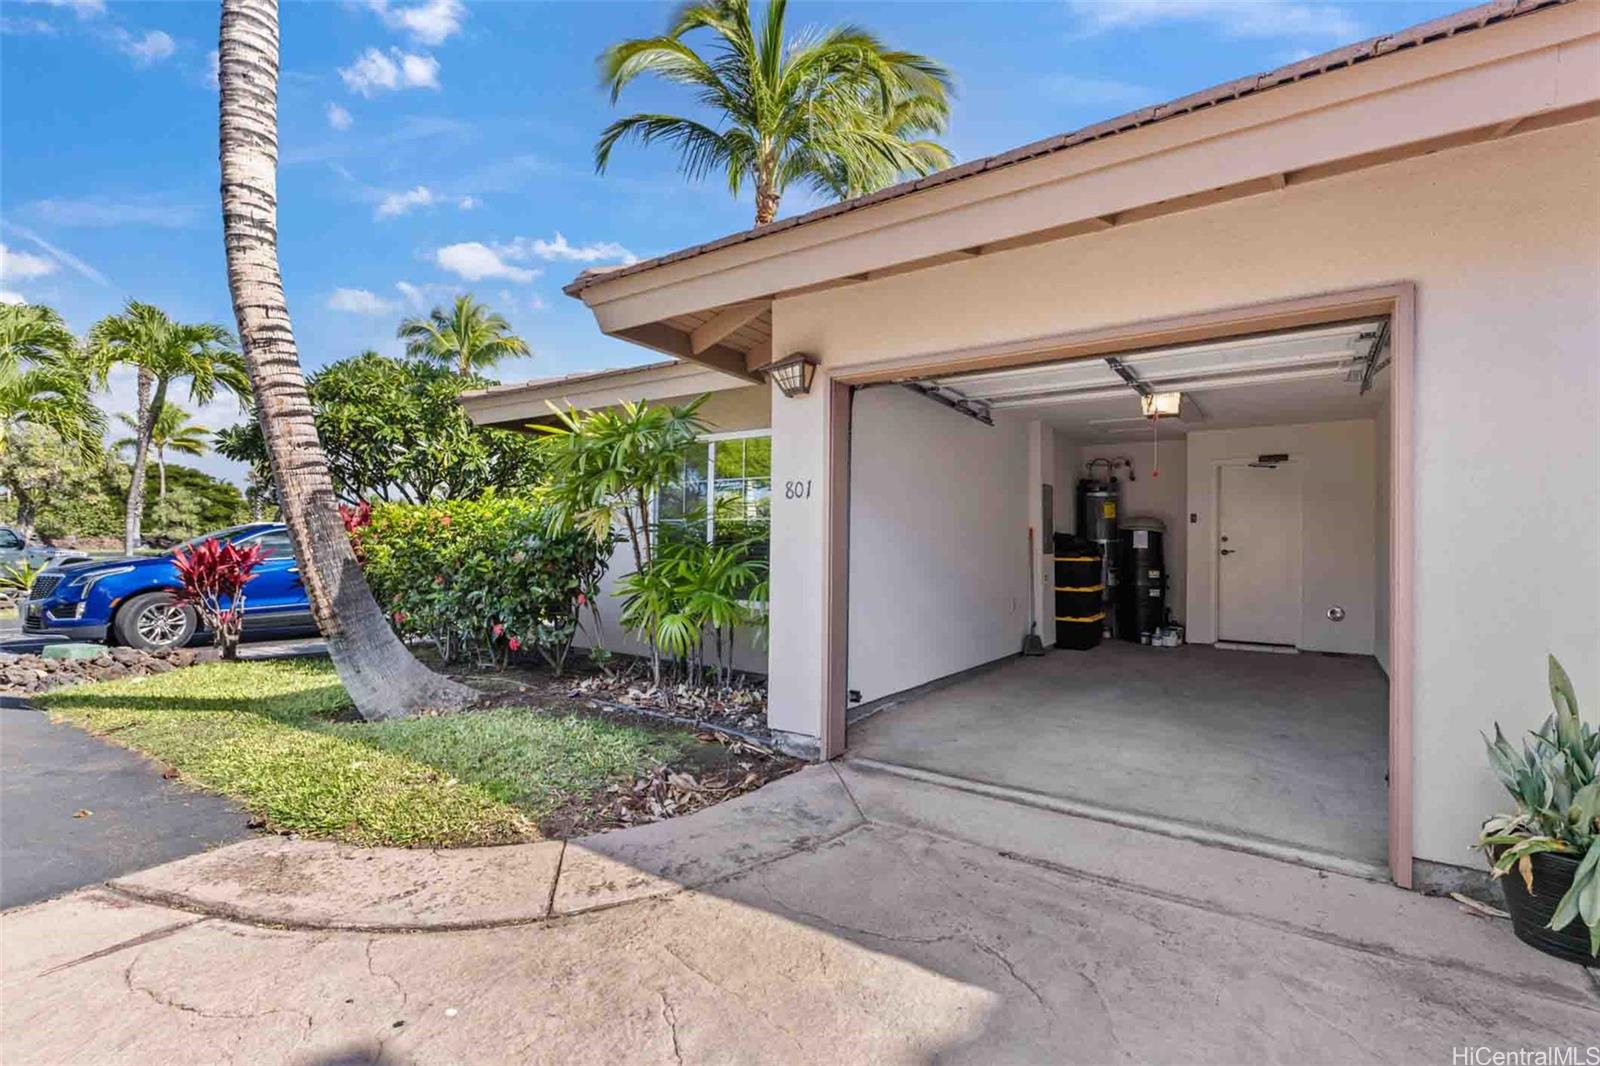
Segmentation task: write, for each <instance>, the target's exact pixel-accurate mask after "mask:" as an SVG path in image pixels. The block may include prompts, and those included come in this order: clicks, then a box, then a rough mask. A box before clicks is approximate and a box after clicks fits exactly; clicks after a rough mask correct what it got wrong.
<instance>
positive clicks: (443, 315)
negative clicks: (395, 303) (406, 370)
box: [395, 293, 531, 377]
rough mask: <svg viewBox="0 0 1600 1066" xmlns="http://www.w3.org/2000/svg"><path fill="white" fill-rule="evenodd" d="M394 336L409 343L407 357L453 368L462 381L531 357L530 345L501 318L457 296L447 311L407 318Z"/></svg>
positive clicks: (470, 300)
mask: <svg viewBox="0 0 1600 1066" xmlns="http://www.w3.org/2000/svg"><path fill="white" fill-rule="evenodd" d="M395 336H396V337H399V338H400V339H401V340H403V341H405V342H406V354H407V355H409V356H411V357H412V358H413V359H426V360H428V361H429V362H430V363H439V364H440V365H442V366H454V367H455V368H456V373H458V374H460V375H461V376H462V377H471V376H472V375H473V374H476V373H479V372H480V371H484V370H488V369H489V368H490V367H492V366H494V365H495V364H496V363H498V362H499V361H500V360H502V359H509V358H512V357H514V356H519V355H529V354H531V351H530V349H529V348H528V342H527V341H525V340H523V339H522V338H521V337H519V336H517V335H516V334H515V333H512V332H511V325H510V323H508V322H507V321H506V320H505V319H504V318H503V317H502V316H500V315H498V314H495V313H494V312H493V311H490V310H489V309H488V308H487V307H485V306H484V305H483V304H480V303H478V302H477V301H476V300H474V299H473V298H472V294H471V293H467V294H466V295H463V296H457V297H456V300H455V303H454V305H452V306H451V308H450V310H448V311H446V310H445V309H444V308H442V307H435V308H434V309H433V310H432V311H430V312H428V317H427V318H408V319H406V320H405V321H404V322H402V323H400V328H399V329H398V330H396V331H395Z"/></svg>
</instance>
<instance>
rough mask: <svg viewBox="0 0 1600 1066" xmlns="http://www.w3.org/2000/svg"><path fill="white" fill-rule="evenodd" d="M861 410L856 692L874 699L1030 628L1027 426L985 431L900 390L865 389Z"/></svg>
mask: <svg viewBox="0 0 1600 1066" xmlns="http://www.w3.org/2000/svg"><path fill="white" fill-rule="evenodd" d="M854 415H855V424H854V428H853V431H852V435H851V456H852V460H851V483H850V531H851V536H850V668H849V684H850V687H851V688H852V689H855V690H857V691H859V692H860V693H861V697H862V699H863V700H873V699H876V698H878V697H879V696H887V695H890V694H892V693H895V692H899V691H901V690H903V689H907V688H911V687H912V686H915V685H919V684H922V683H923V682H925V681H930V680H933V679H934V678H938V677H942V676H944V675H946V674H951V673H955V672H957V671H959V670H965V669H967V668H968V667H971V666H977V665H979V664H980V663H986V662H989V661H991V660H994V659H998V658H1000V657H1001V656H1004V655H1013V654H1015V653H1016V651H1017V648H1018V647H1019V646H1020V644H1021V641H1022V635H1023V634H1024V633H1025V632H1026V631H1027V628H1028V601H1027V596H1028V543H1027V537H1028V518H1029V503H1030V499H1031V495H1032V490H1031V488H1030V479H1029V476H1028V475H1029V468H1028V458H1029V456H1028V427H1027V425H1026V423H1024V422H1022V421H1020V420H1015V419H1009V420H1008V419H1004V418H1002V419H998V420H997V421H996V424H995V425H994V426H992V427H991V426H985V425H983V424H981V423H979V422H976V421H974V420H972V419H970V418H966V417H964V416H962V415H959V414H957V413H956V412H954V411H951V410H949V409H948V408H945V407H941V406H939V405H938V404H935V403H933V402H931V401H929V400H927V399H925V398H924V397H922V396H918V395H917V394H916V393H914V392H911V391H910V390H908V389H902V388H896V387H893V386H890V387H887V388H877V389H868V390H865V391H864V392H862V393H860V394H859V395H858V396H857V397H856V401H855V412H854ZM933 457H937V461H936V462H932V461H929V460H930V459H932V458H933Z"/></svg>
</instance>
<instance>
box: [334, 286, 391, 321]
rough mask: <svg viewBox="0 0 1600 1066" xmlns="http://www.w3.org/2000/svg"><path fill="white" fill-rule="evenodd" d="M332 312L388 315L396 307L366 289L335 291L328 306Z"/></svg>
mask: <svg viewBox="0 0 1600 1066" xmlns="http://www.w3.org/2000/svg"><path fill="white" fill-rule="evenodd" d="M326 306H327V308H328V310H330V311H348V312H350V313H351V314H355V315H386V314H389V313H390V312H392V311H394V310H395V305H394V304H393V303H392V302H390V301H388V300H385V299H384V298H383V297H381V296H379V295H378V294H376V293H373V292H368V291H367V290H366V289H334V290H333V293H332V295H330V296H329V297H328V302H327V304H326Z"/></svg>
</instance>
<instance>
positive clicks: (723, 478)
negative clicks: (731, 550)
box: [656, 433, 772, 555]
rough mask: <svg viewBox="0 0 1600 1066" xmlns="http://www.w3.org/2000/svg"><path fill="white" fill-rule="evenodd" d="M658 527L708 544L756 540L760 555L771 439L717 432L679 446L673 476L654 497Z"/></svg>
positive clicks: (768, 512) (768, 515) (767, 512)
mask: <svg viewBox="0 0 1600 1066" xmlns="http://www.w3.org/2000/svg"><path fill="white" fill-rule="evenodd" d="M656 521H657V522H658V523H659V524H660V525H661V526H662V528H663V529H666V530H672V531H678V532H683V533H692V534H695V535H698V536H703V537H705V539H706V540H707V541H709V542H712V543H717V542H722V543H727V542H730V541H738V540H749V539H756V540H759V541H760V542H761V544H762V547H761V554H762V555H765V554H766V549H765V542H766V539H767V530H768V529H769V528H770V526H771V523H772V438H771V436H769V435H767V434H765V433H761V434H733V435H718V436H712V437H706V438H702V439H701V440H698V441H695V442H694V443H693V444H692V445H690V446H689V447H688V449H686V450H685V452H684V455H683V465H682V467H680V468H679V472H678V476H677V477H676V478H674V479H673V480H672V482H671V484H669V485H668V486H667V487H666V488H664V489H662V490H661V493H660V495H659V496H657V497H656Z"/></svg>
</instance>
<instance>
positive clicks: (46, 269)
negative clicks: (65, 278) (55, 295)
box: [0, 244, 56, 303]
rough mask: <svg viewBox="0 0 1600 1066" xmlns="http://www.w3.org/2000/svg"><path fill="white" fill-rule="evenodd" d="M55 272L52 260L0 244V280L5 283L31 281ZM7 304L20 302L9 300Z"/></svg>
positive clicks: (54, 264) (18, 301)
mask: <svg viewBox="0 0 1600 1066" xmlns="http://www.w3.org/2000/svg"><path fill="white" fill-rule="evenodd" d="M55 272H56V263H55V261H54V260H51V259H46V258H45V257H44V256H42V255H30V254H29V253H27V252H17V251H13V250H12V249H10V248H7V247H6V246H5V245H3V244H0V279H3V280H5V281H32V280H33V279H34V278H42V277H44V276H45V275H46V274H54V273H55ZM7 302H8V303H20V302H21V301H20V300H10V301H7Z"/></svg>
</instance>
